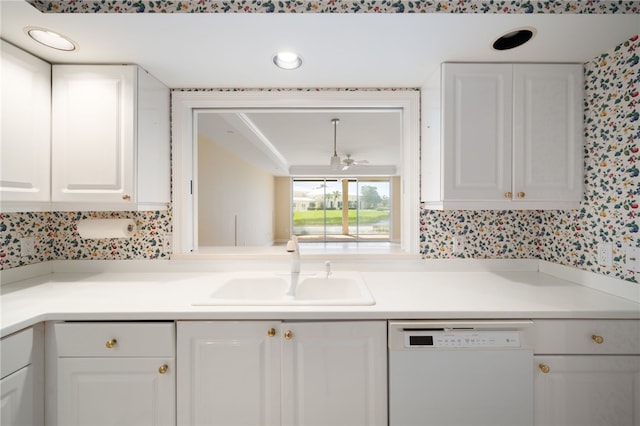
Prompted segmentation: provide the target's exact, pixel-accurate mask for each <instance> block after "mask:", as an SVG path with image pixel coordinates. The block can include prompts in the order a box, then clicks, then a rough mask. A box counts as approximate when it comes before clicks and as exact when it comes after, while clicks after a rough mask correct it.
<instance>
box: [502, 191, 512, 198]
mask: <svg viewBox="0 0 640 426" xmlns="http://www.w3.org/2000/svg"><path fill="white" fill-rule="evenodd" d="M512 196H513V194H512V193H510V192H505V193H504V198H509V199H511V197H512Z"/></svg>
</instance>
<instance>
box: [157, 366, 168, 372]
mask: <svg viewBox="0 0 640 426" xmlns="http://www.w3.org/2000/svg"><path fill="white" fill-rule="evenodd" d="M168 370H169V366H168V365H167V364H162V365H161V366H160V368H158V373H160V374H165V373H166V372H167V371H168Z"/></svg>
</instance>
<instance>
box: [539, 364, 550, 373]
mask: <svg viewBox="0 0 640 426" xmlns="http://www.w3.org/2000/svg"><path fill="white" fill-rule="evenodd" d="M538 368H539V369H540V371H542V372H543V373H544V374H547V373H548V372H549V371H551V369H550V368H549V366H548V365H547V364H540V365H538Z"/></svg>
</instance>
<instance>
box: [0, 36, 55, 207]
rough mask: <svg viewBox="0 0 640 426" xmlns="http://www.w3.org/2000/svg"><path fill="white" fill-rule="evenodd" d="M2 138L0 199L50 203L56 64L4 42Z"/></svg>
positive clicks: (3, 200)
mask: <svg viewBox="0 0 640 426" xmlns="http://www.w3.org/2000/svg"><path fill="white" fill-rule="evenodd" d="M0 42H1V43H2V44H1V48H0V53H1V56H2V73H1V80H2V114H1V115H2V126H1V128H2V134H1V137H0V153H1V154H2V155H0V166H1V167H0V200H1V201H2V203H3V205H4V203H5V202H18V203H24V202H30V203H34V202H35V204H38V203H40V202H48V201H49V194H50V171H51V168H50V153H51V149H50V146H51V118H50V117H51V65H49V64H48V63H47V62H44V61H42V60H40V59H38V58H36V57H35V56H32V55H30V54H28V53H26V52H24V51H23V50H20V49H18V48H17V47H14V46H13V45H11V44H9V43H7V42H5V41H0Z"/></svg>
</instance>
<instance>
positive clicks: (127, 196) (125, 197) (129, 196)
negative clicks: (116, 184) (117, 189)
mask: <svg viewBox="0 0 640 426" xmlns="http://www.w3.org/2000/svg"><path fill="white" fill-rule="evenodd" d="M122 199H123V200H125V201H128V200H130V199H131V195H127V194H124V195H123V196H122Z"/></svg>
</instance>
